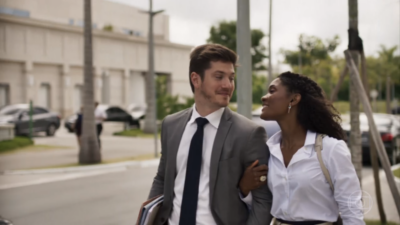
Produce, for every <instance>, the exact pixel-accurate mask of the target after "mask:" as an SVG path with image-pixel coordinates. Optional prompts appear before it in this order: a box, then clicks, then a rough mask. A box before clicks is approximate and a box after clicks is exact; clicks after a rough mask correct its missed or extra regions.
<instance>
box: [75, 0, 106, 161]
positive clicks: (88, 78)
mask: <svg viewBox="0 0 400 225" xmlns="http://www.w3.org/2000/svg"><path fill="white" fill-rule="evenodd" d="M91 12H92V6H91V0H84V17H85V19H84V21H85V25H84V86H83V103H84V106H83V121H82V140H81V141H82V144H81V147H80V149H79V163H80V164H91V163H99V162H101V153H100V149H99V145H98V140H97V135H96V128H95V121H94V82H93V48H92V15H91Z"/></svg>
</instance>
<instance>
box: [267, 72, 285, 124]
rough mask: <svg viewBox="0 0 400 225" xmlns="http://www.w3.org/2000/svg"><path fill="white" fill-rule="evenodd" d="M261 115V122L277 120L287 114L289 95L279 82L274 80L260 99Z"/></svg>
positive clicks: (277, 79)
mask: <svg viewBox="0 0 400 225" xmlns="http://www.w3.org/2000/svg"><path fill="white" fill-rule="evenodd" d="M261 100H262V106H263V109H262V113H261V116H260V118H261V119H263V120H279V119H280V118H282V117H284V116H285V115H287V114H288V107H289V103H290V101H291V95H290V94H289V93H288V91H287V88H286V87H285V86H283V84H282V83H281V80H280V79H279V78H276V79H275V80H273V81H272V82H271V84H270V85H269V88H268V93H267V94H266V95H265V96H263V97H262V98H261Z"/></svg>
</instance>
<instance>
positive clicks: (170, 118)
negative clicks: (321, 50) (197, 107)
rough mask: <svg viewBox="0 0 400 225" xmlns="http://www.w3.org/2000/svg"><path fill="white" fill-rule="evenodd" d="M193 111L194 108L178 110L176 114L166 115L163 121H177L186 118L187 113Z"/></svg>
mask: <svg viewBox="0 0 400 225" xmlns="http://www.w3.org/2000/svg"><path fill="white" fill-rule="evenodd" d="M191 111H192V108H187V109H184V110H182V111H179V112H176V113H174V114H171V115H168V116H166V117H165V118H164V120H163V121H164V123H168V124H169V123H175V122H177V121H179V120H182V119H184V116H185V115H186V114H187V113H190V112H191Z"/></svg>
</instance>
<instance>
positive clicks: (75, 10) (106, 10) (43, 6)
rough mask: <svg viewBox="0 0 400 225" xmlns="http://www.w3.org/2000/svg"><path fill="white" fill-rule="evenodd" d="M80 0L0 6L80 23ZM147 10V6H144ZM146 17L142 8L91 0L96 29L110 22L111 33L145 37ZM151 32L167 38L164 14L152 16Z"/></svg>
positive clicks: (27, 0)
mask: <svg viewBox="0 0 400 225" xmlns="http://www.w3.org/2000/svg"><path fill="white" fill-rule="evenodd" d="M83 6H84V4H83V1H82V0H2V1H1V2H0V7H7V8H10V9H18V10H23V11H26V12H28V13H29V17H30V18H33V19H39V20H45V21H51V22H57V23H61V24H69V25H73V26H83ZM143 10H147V9H143ZM148 21H149V17H148V15H147V14H146V13H144V12H141V9H138V8H135V7H131V6H127V5H124V4H120V3H116V2H110V1H107V0H93V1H92V22H93V23H94V24H95V28H97V29H103V27H104V26H107V25H112V26H113V28H114V32H119V33H123V32H126V31H128V30H131V31H133V32H134V34H133V35H135V36H141V37H147V34H148ZM154 35H155V36H156V37H157V38H160V39H163V40H169V17H168V16H167V15H165V14H160V15H157V16H156V17H155V18H154Z"/></svg>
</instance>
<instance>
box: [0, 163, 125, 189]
mask: <svg viewBox="0 0 400 225" xmlns="http://www.w3.org/2000/svg"><path fill="white" fill-rule="evenodd" d="M126 170H127V169H126V167H117V168H111V169H108V170H101V171H90V172H84V173H74V174H65V175H61V176H57V177H48V178H40V179H37V180H33V181H26V182H20V183H14V184H5V185H0V190H6V189H10V188H18V187H25V186H30V185H38V184H45V183H51V182H56V181H65V180H73V179H78V178H82V177H90V176H97V175H102V174H108V173H117V172H123V171H126Z"/></svg>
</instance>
